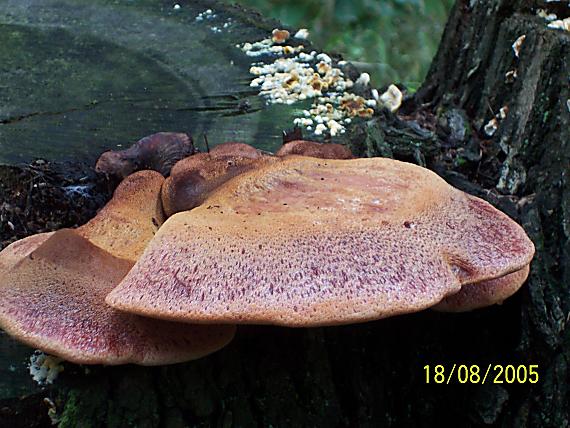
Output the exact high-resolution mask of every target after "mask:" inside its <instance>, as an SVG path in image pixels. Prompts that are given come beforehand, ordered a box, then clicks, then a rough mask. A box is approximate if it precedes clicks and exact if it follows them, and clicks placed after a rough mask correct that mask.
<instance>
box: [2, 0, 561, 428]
mask: <svg viewBox="0 0 570 428" xmlns="http://www.w3.org/2000/svg"><path fill="white" fill-rule="evenodd" d="M533 6H534V3H533V2H531V1H522V0H521V1H508V0H480V1H470V0H459V1H458V2H457V4H456V5H455V7H454V9H453V12H452V14H451V17H450V19H449V22H448V25H447V29H446V32H445V34H444V37H443V40H442V43H441V47H440V50H439V52H438V54H437V56H436V58H435V60H434V63H433V65H432V68H431V71H430V73H429V75H428V77H427V79H426V82H425V84H424V86H423V87H422V88H421V90H420V91H419V92H418V94H417V95H416V97H415V98H414V99H411V100H408V101H407V102H406V104H405V105H404V106H403V108H402V110H401V113H400V115H399V116H393V115H389V114H384V115H383V117H380V118H376V119H374V120H372V121H370V122H369V123H367V124H365V125H364V126H362V127H360V128H358V129H354V130H353V132H352V146H353V149H354V151H355V152H356V153H358V154H359V155H362V156H365V155H368V156H375V155H383V156H393V157H396V158H398V159H404V160H409V161H413V162H417V163H420V164H425V165H427V166H428V167H430V168H432V169H434V170H436V171H437V172H438V173H440V174H441V175H442V176H444V177H445V178H446V179H448V180H449V181H450V182H451V183H453V184H454V185H456V186H458V187H461V188H463V189H465V190H467V191H469V192H471V193H473V194H476V195H477V196H481V197H484V198H486V199H488V200H489V201H490V202H492V203H493V204H495V205H497V206H498V207H499V208H501V209H502V210H504V211H505V212H507V213H508V214H509V215H511V216H513V217H514V218H515V219H517V220H519V221H520V222H521V223H522V224H523V226H524V227H525V229H526V230H527V232H528V233H529V235H530V236H531V238H532V239H533V241H534V243H535V245H536V249H537V255H536V258H535V260H534V261H533V264H532V270H531V275H530V279H529V281H528V282H527V284H526V285H525V286H524V287H523V289H522V290H521V291H520V292H519V293H517V294H516V295H515V296H514V297H512V298H511V299H509V300H508V301H506V302H505V303H504V304H503V305H502V306H496V307H491V308H487V309H484V310H478V311H475V312H472V313H465V314H440V313H435V312H430V311H426V312H423V313H417V314H412V315H408V316H402V317H397V318H393V319H386V320H382V321H378V322H371V323H366V324H362V325H351V326H343V327H331V328H317V329H284V328H276V327H256V326H249V327H243V328H240V329H239V331H238V334H237V336H236V338H235V340H234V341H233V342H232V343H231V344H230V345H229V346H228V347H226V348H225V349H223V350H221V351H220V352H218V353H216V354H214V355H212V356H210V357H207V358H204V359H202V360H198V361H195V362H190V363H186V364H179V365H173V366H167V367H155V368H144V367H135V366H128V367H114V368H105V367H92V368H89V370H86V369H84V368H81V367H76V366H73V365H67V367H66V371H65V372H64V373H63V375H62V376H61V379H58V383H57V384H56V385H55V386H53V387H50V388H48V389H45V390H43V391H40V392H35V394H32V395H31V396H29V397H30V398H28V399H27V400H28V401H24V402H22V401H18V400H14V399H12V400H4V401H2V402H0V403H1V404H0V421H2V419H1V418H4V420H5V421H7V423H10V424H12V426H15V425H18V424H19V425H22V426H31V425H35V426H39V425H41V424H48V423H49V420H48V418H47V411H48V408H47V406H46V405H45V404H42V401H41V398H43V397H48V398H50V399H51V400H52V401H53V403H54V404H55V407H56V418H57V419H58V420H59V423H60V426H61V427H78V426H79V427H98V426H111V427H122V426H141V427H183V426H217V427H230V426H236V427H241V426H274V427H282V426H283V427H284V426H371V427H372V426H388V427H391V426H394V427H396V426H434V425H436V424H438V425H441V424H453V425H461V426H474V427H482V426H488V425H493V426H505V427H506V426H517V427H519V426H520V427H534V426H544V427H564V426H568V424H569V420H570V414H569V412H570V409H569V407H568V403H569V402H570V391H569V386H568V385H569V383H570V382H569V381H570V377H569V365H568V364H569V359H570V330H568V329H567V326H568V319H569V318H568V317H569V313H570V183H569V182H568V180H569V176H570V138H569V137H570V136H569V132H570V131H569V129H570V110H569V106H568V104H567V103H568V99H569V97H570V93H569V89H568V76H570V65H569V61H570V35H569V33H563V32H560V31H554V30H550V29H547V28H546V23H545V22H544V21H542V20H541V19H540V18H537V17H536V16H534V11H533V10H532V7H533ZM523 34H526V40H525V42H524V44H523V46H522V48H521V51H520V56H519V58H517V57H515V56H514V54H513V50H512V48H511V45H512V43H513V42H514V41H515V40H516V39H517V38H518V37H519V36H521V35H523ZM512 70H516V71H517V75H518V77H517V78H516V79H515V80H514V81H513V82H511V83H507V82H506V81H505V75H506V74H507V73H508V72H509V71H512ZM505 105H508V106H509V112H508V114H507V115H506V118H505V119H502V120H500V121H499V126H498V129H497V131H496V132H495V133H494V135H493V136H489V135H487V134H486V132H485V130H484V129H483V128H484V125H485V124H487V123H488V122H489V120H491V119H492V118H493V115H494V114H497V113H498V112H499V110H500V108H501V107H503V106H505ZM85 216H88V213H87V212H86V213H85ZM456 363H457V364H458V365H459V364H467V365H475V364H477V365H479V366H480V367H481V371H482V372H483V371H485V370H486V368H487V367H488V365H489V364H491V365H493V366H494V365H496V364H497V365H502V366H506V365H509V364H510V365H514V366H515V367H516V366H519V365H525V366H526V367H528V366H529V365H531V364H536V365H538V374H539V380H538V382H537V383H533V384H531V383H529V382H528V381H527V382H526V383H523V384H518V383H517V382H514V383H507V382H505V378H504V377H503V378H501V377H499V378H498V379H497V380H502V381H503V383H493V382H491V381H492V380H494V379H495V376H491V377H492V379H488V380H487V382H486V384H484V385H482V384H480V383H477V384H475V383H471V382H467V383H465V384H460V383H459V382H458V381H457V379H454V380H452V381H451V382H450V383H449V384H435V383H434V380H433V377H432V378H431V379H430V382H429V383H427V382H426V374H425V373H426V372H425V369H424V367H425V366H426V365H430V366H431V370H432V371H433V370H434V366H435V365H437V364H442V365H444V366H445V368H446V369H447V370H448V371H449V370H450V369H451V367H452V366H453V364H456ZM497 373H498V372H497V371H493V372H492V374H493V375H496V374H497ZM432 375H433V372H432ZM34 412H35V413H34ZM32 414H35V415H37V414H41V415H43V418H42V417H36V418H33V417H31V415H32Z"/></svg>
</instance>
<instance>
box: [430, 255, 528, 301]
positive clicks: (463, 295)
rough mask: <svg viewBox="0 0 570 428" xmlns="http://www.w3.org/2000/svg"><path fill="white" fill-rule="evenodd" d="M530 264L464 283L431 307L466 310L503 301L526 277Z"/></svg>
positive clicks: (517, 288)
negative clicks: (507, 272) (502, 273)
mask: <svg viewBox="0 0 570 428" xmlns="http://www.w3.org/2000/svg"><path fill="white" fill-rule="evenodd" d="M529 270H530V266H529V265H526V266H525V267H523V268H522V269H519V270H517V271H515V272H512V273H509V274H507V275H504V276H502V277H500V278H496V279H490V280H487V281H482V282H476V283H473V284H465V285H463V286H462V287H461V290H459V291H458V292H457V293H455V294H452V295H451V296H447V297H446V298H444V299H443V300H442V301H441V302H439V303H438V304H437V305H435V306H434V307H433V309H435V310H436V311H441V312H467V311H472V310H474V309H479V308H483V307H485V306H491V305H495V304H501V303H503V302H504V301H505V300H506V299H507V298H508V297H510V296H512V295H513V294H515V293H516V292H517V291H518V290H519V288H521V286H522V285H523V284H524V282H525V281H526V279H527V277H528V273H529Z"/></svg>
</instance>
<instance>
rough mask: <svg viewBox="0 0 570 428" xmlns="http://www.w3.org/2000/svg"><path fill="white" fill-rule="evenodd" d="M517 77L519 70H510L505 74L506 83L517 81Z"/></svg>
mask: <svg viewBox="0 0 570 428" xmlns="http://www.w3.org/2000/svg"><path fill="white" fill-rule="evenodd" d="M517 77H518V74H517V70H509V71H507V73H506V74H505V83H513V82H514V81H515V80H517Z"/></svg>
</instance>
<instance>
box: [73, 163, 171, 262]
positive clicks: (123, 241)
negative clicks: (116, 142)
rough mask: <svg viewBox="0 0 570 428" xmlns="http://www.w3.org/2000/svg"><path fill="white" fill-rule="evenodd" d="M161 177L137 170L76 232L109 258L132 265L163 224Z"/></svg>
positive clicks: (162, 178) (162, 179) (155, 173)
mask: <svg viewBox="0 0 570 428" xmlns="http://www.w3.org/2000/svg"><path fill="white" fill-rule="evenodd" d="M163 182H164V177H163V176H162V175H160V174H159V173H158V172H155V171H140V172H136V173H134V174H132V175H129V176H128V177H127V178H126V179H125V180H123V181H122V182H121V184H119V186H118V187H117V189H116V190H115V193H114V194H113V198H112V199H111V200H110V201H109V202H108V203H107V205H105V206H104V207H103V209H101V211H99V213H97V215H96V216H95V217H94V218H93V219H92V220H90V221H89V222H88V223H87V224H85V225H83V226H81V227H80V228H78V229H77V231H78V233H79V234H80V235H81V236H83V237H85V238H87V239H88V240H89V241H91V242H92V243H93V244H95V245H97V246H98V247H100V248H102V249H104V250H106V251H108V252H109V253H111V254H112V255H114V256H116V257H119V258H123V259H128V260H131V261H133V262H135V261H136V260H137V259H138V258H139V256H140V255H141V254H142V252H143V251H144V249H145V247H146V245H147V244H148V242H149V241H150V240H151V239H152V237H153V236H154V234H155V233H156V231H157V230H158V228H159V227H160V225H161V224H162V223H163V222H164V219H165V218H164V213H163V210H162V202H161V200H160V189H161V186H162V183H163Z"/></svg>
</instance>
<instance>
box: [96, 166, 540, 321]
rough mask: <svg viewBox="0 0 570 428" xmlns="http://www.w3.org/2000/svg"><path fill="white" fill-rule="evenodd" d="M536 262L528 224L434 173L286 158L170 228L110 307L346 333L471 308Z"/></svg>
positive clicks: (240, 179)
mask: <svg viewBox="0 0 570 428" xmlns="http://www.w3.org/2000/svg"><path fill="white" fill-rule="evenodd" d="M533 254H534V246H533V244H532V242H531V241H530V240H529V239H528V237H527V236H526V234H525V233H524V231H523V229H522V228H521V227H520V226H519V225H518V224H516V223H515V222H514V221H512V220H511V219H510V218H509V217H507V216H506V215H505V214H503V213H501V212H500V211H498V210H496V209H495V208H493V207H492V206H491V205H490V204H488V203H487V202H484V201H482V200H480V199H478V198H475V197H473V196H469V195H467V194H465V193H463V192H461V191H459V190H457V189H455V188H453V187H451V186H450V185H448V184H447V183H446V182H445V181H444V180H442V179H441V178H439V177H438V176H437V175H436V174H434V173H432V172H431V171H429V170H427V169H424V168H421V167H418V166H415V165H412V164H408V163H403V162H399V161H395V160H391V159H382V158H375V159H352V160H321V159H316V158H309V157H302V156H286V157H284V158H281V159H280V160H279V161H273V162H270V163H267V164H266V165H263V166H260V167H257V168H255V169H252V170H250V171H248V172H244V173H242V174H240V175H238V176H236V177H234V178H233V179H232V180H230V181H228V182H226V184H224V185H223V186H221V187H219V188H218V189H216V190H215V191H214V192H212V193H211V194H210V196H209V197H207V198H206V199H205V201H204V202H203V203H202V205H200V206H199V207H197V208H194V209H192V210H191V211H184V212H180V213H178V214H175V215H173V216H171V217H170V218H169V219H168V220H167V221H166V222H165V223H164V225H163V226H162V227H161V228H160V230H159V231H158V233H157V234H156V236H155V237H154V238H153V239H152V240H151V242H150V243H149V245H148V247H147V249H146V250H145V252H144V254H143V255H142V257H141V258H140V259H139V261H138V262H137V263H136V264H135V266H134V267H133V269H132V270H131V271H130V272H129V273H128V274H127V276H126V277H125V278H124V279H123V281H122V282H121V283H120V284H119V286H118V287H117V288H115V289H114V290H113V291H112V292H111V293H110V294H109V295H108V296H107V299H106V301H107V303H108V304H110V305H111V306H113V307H114V308H116V309H119V310H122V311H127V312H132V313H136V314H140V315H144V316H149V317H156V318H161V319H167V320H176V321H185V322H194V323H255V324H277V325H285V326H322V325H335V324H346V323H354V322H363V321H368V320H374V319H379V318H384V317H388V316H392V315H396V314H403V313H408V312H415V311H419V310H422V309H425V308H429V307H432V306H434V305H436V304H438V303H439V302H440V301H441V300H442V299H444V298H446V297H448V296H450V295H452V294H455V293H458V292H460V291H462V292H463V294H464V296H467V299H469V295H473V293H471V292H469V291H467V290H469V288H467V286H468V285H469V284H476V283H480V284H484V285H485V286H486V287H489V286H492V285H493V283H492V282H491V280H496V279H497V278H501V277H505V275H508V274H510V273H512V272H516V271H522V270H524V269H525V268H526V267H527V266H528V265H529V263H530V261H531V259H532V257H533ZM515 276H516V275H515ZM505 278H507V277H505ZM498 282H499V283H501V281H498ZM506 282H507V284H510V283H511V281H510V278H508V280H507V281H506ZM499 285H500V284H499ZM503 285H504V284H503ZM463 286H466V288H465V289H462V287H463ZM474 286H475V285H472V287H474ZM484 294H485V293H484ZM475 295H476V293H475ZM485 295H486V294H485ZM474 298H475V299H478V302H479V303H481V302H482V301H483V300H484V299H483V297H482V296H477V295H476V296H475V297H474ZM442 305H443V304H442ZM460 306H463V307H466V306H467V304H460ZM475 306H478V305H475Z"/></svg>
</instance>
